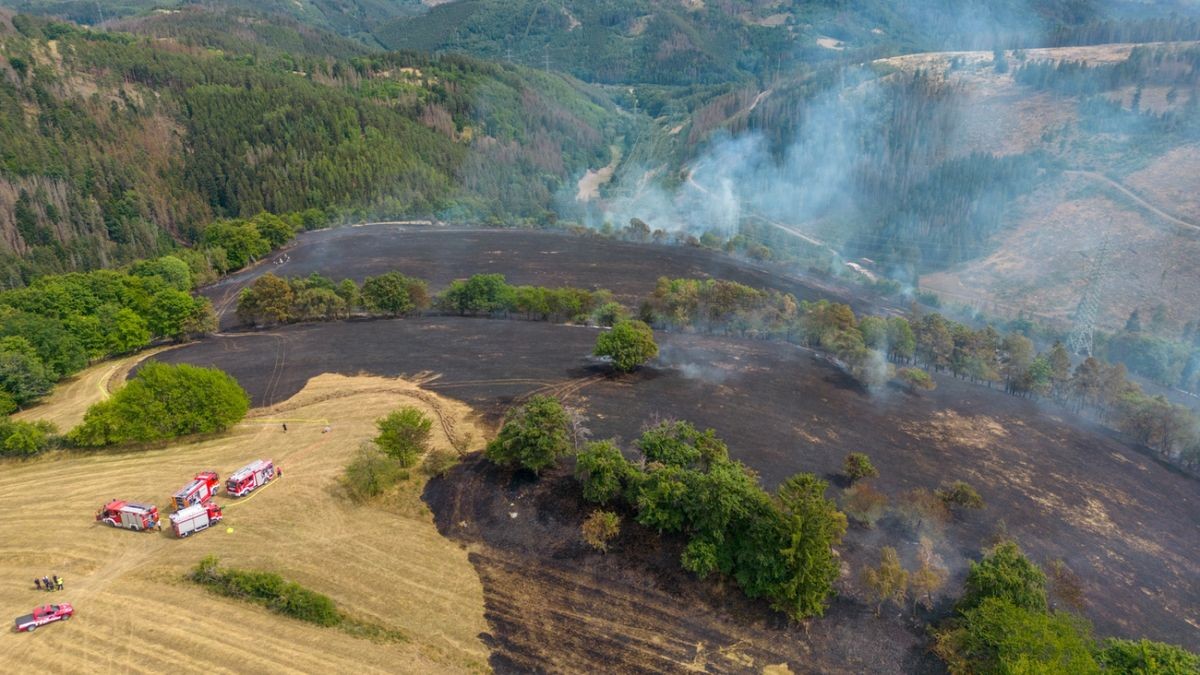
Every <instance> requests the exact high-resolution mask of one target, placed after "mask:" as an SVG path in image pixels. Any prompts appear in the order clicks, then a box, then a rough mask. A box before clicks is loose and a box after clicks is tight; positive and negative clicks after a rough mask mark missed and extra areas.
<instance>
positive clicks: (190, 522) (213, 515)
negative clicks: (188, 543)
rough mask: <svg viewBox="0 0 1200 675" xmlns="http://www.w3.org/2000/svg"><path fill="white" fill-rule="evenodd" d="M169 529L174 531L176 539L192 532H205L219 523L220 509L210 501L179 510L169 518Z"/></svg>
mask: <svg viewBox="0 0 1200 675" xmlns="http://www.w3.org/2000/svg"><path fill="white" fill-rule="evenodd" d="M167 517H168V518H170V519H171V529H172V530H174V531H175V536H176V537H180V538H183V537H186V536H188V535H189V534H192V533H193V532H199V531H201V530H207V529H208V528H210V527H212V526H213V525H216V524H217V523H219V522H221V517H222V516H221V507H220V506H217V505H216V504H215V503H213V502H211V501H206V502H201V503H199V504H192V505H191V506H189V507H187V508H184V509H180V510H178V511H176V512H175V513H172V514H171V515H170V516H167Z"/></svg>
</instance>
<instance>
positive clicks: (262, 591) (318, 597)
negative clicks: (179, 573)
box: [188, 555, 342, 626]
mask: <svg viewBox="0 0 1200 675" xmlns="http://www.w3.org/2000/svg"><path fill="white" fill-rule="evenodd" d="M188 577H189V578H190V579H191V580H192V581H194V582H196V583H198V584H201V585H203V586H205V587H207V588H209V589H210V590H212V591H214V592H216V593H220V594H222V595H227V596H229V597H234V598H241V599H243V600H249V601H251V602H255V603H258V604H260V605H264V606H266V607H267V608H268V609H270V610H272V611H274V612H278V613H280V614H284V615H287V616H290V617H293V618H296V619H300V620H301V621H308V622H309V623H315V624H317V625H319V626H336V625H338V624H339V623H341V621H342V615H341V613H340V612H338V609H337V605H335V604H334V602H333V600H331V599H330V598H329V597H328V596H325V595H322V594H320V593H316V592H314V591H310V590H308V589H307V588H304V587H303V586H301V585H300V584H297V583H295V582H292V581H287V580H286V579H284V578H283V577H281V576H279V575H278V574H276V573H274V572H263V571H259V570H238V569H221V567H220V561H219V560H218V559H217V558H216V557H215V556H211V555H210V556H207V557H205V558H204V559H203V560H201V561H200V562H199V563H198V564H197V565H196V567H195V568H194V569H193V570H192V572H191V573H190V574H189V575H188Z"/></svg>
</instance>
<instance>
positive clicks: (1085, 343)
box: [1067, 237, 1109, 356]
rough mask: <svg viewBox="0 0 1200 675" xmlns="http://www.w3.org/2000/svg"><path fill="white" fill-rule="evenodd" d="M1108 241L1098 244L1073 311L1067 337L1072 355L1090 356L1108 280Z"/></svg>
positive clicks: (1106, 239) (1068, 347)
mask: <svg viewBox="0 0 1200 675" xmlns="http://www.w3.org/2000/svg"><path fill="white" fill-rule="evenodd" d="M1108 253H1109V240H1108V237H1105V238H1104V240H1103V241H1101V242H1100V249H1099V250H1098V251H1096V257H1095V258H1092V265H1091V268H1090V269H1089V270H1088V278H1087V285H1086V286H1084V288H1083V297H1081V298H1080V299H1079V306H1078V307H1077V308H1076V309H1075V326H1074V327H1073V328H1072V329H1071V334H1070V335H1068V336H1067V349H1068V350H1069V351H1070V352H1071V353H1072V354H1085V355H1087V356H1091V355H1092V347H1093V343H1094V340H1095V334H1096V317H1098V316H1099V315H1100V299H1101V296H1102V293H1103V291H1104V282H1105V280H1106V279H1107V278H1108V274H1109V267H1108V265H1107V263H1108Z"/></svg>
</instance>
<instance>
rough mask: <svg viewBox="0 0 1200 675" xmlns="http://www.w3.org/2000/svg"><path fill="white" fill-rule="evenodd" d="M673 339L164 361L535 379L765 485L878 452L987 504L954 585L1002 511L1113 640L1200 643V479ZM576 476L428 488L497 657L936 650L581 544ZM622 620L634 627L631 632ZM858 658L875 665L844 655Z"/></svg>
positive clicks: (451, 333) (490, 339)
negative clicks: (632, 364) (572, 480)
mask: <svg viewBox="0 0 1200 675" xmlns="http://www.w3.org/2000/svg"><path fill="white" fill-rule="evenodd" d="M660 338H661V340H660V341H661V345H662V350H663V355H662V359H661V365H660V367H656V368H648V369H645V370H643V371H642V372H640V373H638V374H636V375H634V376H632V377H629V378H622V379H613V378H610V377H608V376H607V375H606V373H605V371H604V370H603V369H602V368H601V367H600V366H598V365H597V364H595V363H593V362H592V361H591V360H590V359H589V358H588V357H587V356H586V354H587V353H588V352H589V351H590V347H591V344H592V342H593V341H594V339H595V331H594V330H592V329H587V328H579V327H568V326H557V325H551V324H544V323H532V322H522V321H493V320H486V319H464V318H426V319H414V320H396V321H358V322H344V323H331V324H320V325H305V326H293V327H288V328H285V329H281V330H277V331H273V332H271V333H248V334H240V335H231V336H226V337H216V338H213V339H210V340H207V341H204V342H201V343H198V344H195V345H191V346H187V347H184V348H181V349H178V350H174V351H171V352H167V353H165V354H162V355H161V356H159V357H157V358H160V359H162V360H165V361H169V362H189V363H195V364H199V365H216V366H218V367H220V368H222V369H224V370H226V371H228V372H230V373H231V374H233V375H234V376H235V377H237V379H238V380H239V381H240V382H242V383H243V384H244V386H246V387H247V389H248V390H249V391H250V392H251V394H252V396H253V397H254V399H255V403H256V404H259V405H261V404H269V403H271V402H273V401H279V400H282V399H284V398H286V397H287V396H289V395H290V394H291V393H292V392H294V391H297V390H299V388H300V387H301V386H303V383H304V382H305V381H307V379H308V378H309V377H312V376H314V375H317V374H319V373H323V372H339V373H347V374H349V373H357V372H360V371H365V372H368V373H372V374H380V375H400V374H404V375H408V376H419V377H422V378H423V379H424V381H425V386H426V387H427V388H429V389H431V390H433V391H437V392H439V393H442V394H445V395H448V396H451V397H454V398H457V399H460V400H463V401H465V402H467V403H470V404H471V405H472V406H474V407H475V408H476V409H477V410H479V411H481V412H483V413H484V414H485V415H486V416H488V417H489V418H490V419H492V420H493V421H496V420H498V419H499V417H500V415H501V414H502V413H503V411H504V410H505V409H506V408H507V407H508V406H509V405H511V404H513V403H514V402H517V401H519V400H521V399H522V398H524V397H526V396H528V395H530V394H532V393H535V392H542V393H554V394H557V395H559V396H561V397H563V398H564V399H565V400H567V401H568V402H569V403H570V404H572V405H578V406H581V407H583V408H585V409H586V410H587V411H588V413H589V414H590V415H591V417H592V421H591V424H590V426H591V429H592V431H593V434H594V436H595V437H597V438H605V437H611V436H615V437H618V438H621V439H624V440H625V441H628V440H630V439H632V438H634V437H636V435H637V434H638V432H639V429H640V428H641V427H642V425H643V424H644V423H645V422H646V421H648V420H650V419H653V418H654V417H656V416H658V417H674V418H681V419H688V420H690V421H692V422H694V423H695V424H696V425H697V426H700V427H712V428H714V429H716V431H717V433H718V434H720V435H721V436H722V437H723V438H725V439H726V440H727V441H728V442H729V444H730V447H731V454H732V455H733V457H734V458H736V459H739V460H742V461H743V462H745V463H746V464H748V465H749V466H750V467H752V468H753V469H755V470H756V471H758V472H759V473H760V475H761V476H762V479H763V482H764V484H765V485H766V486H767V487H769V488H773V487H774V486H775V485H777V484H778V483H779V482H780V481H781V480H783V479H784V478H786V477H787V476H789V475H791V474H792V473H794V472H797V471H811V472H815V473H817V474H819V475H824V476H826V477H828V478H831V479H833V480H835V481H836V480H837V472H838V470H839V466H840V463H841V460H842V458H843V457H844V456H845V454H846V453H847V452H850V451H864V452H867V453H869V454H870V455H871V457H872V459H873V460H874V462H875V464H876V466H877V467H878V468H879V469H880V471H881V473H882V476H881V477H880V478H879V479H878V480H877V482H876V484H877V487H878V488H879V489H880V490H882V491H883V492H884V493H886V494H887V495H889V496H890V497H892V498H895V497H896V496H898V495H899V494H900V493H901V492H903V491H904V490H907V489H910V488H914V487H928V488H934V487H936V486H937V485H938V484H939V483H940V482H942V481H944V480H954V479H964V480H967V481H969V482H971V483H972V484H974V485H976V486H977V487H978V488H979V491H980V492H981V493H982V495H983V497H984V499H985V500H986V501H987V504H988V506H987V509H986V510H985V511H983V512H982V513H977V514H973V515H968V516H966V517H965V518H962V519H960V520H958V521H957V522H955V523H954V524H952V525H951V526H949V527H948V528H947V530H946V533H945V538H944V539H943V540H942V541H941V542H940V543H939V553H940V554H941V555H942V556H943V557H944V558H945V560H946V562H947V563H948V565H949V566H950V567H951V570H952V579H951V581H950V583H949V585H948V586H947V589H948V590H952V589H954V588H956V587H957V585H958V584H959V583H960V582H961V580H962V575H963V573H964V572H965V565H966V561H967V560H968V559H972V558H975V557H977V556H978V551H979V550H980V548H981V547H982V546H984V545H986V543H987V541H988V540H989V538H990V537H991V536H992V535H993V534H994V533H995V530H996V527H997V524H998V522H999V521H1001V520H1003V521H1004V523H1005V525H1006V528H1007V531H1008V533H1009V534H1011V535H1013V536H1015V537H1016V538H1017V539H1018V540H1019V541H1020V542H1021V543H1022V545H1023V546H1024V547H1025V548H1026V550H1027V551H1028V552H1029V553H1030V555H1031V557H1032V558H1033V559H1034V560H1036V561H1037V562H1039V563H1042V564H1048V563H1049V562H1050V561H1051V560H1054V559H1058V558H1061V559H1063V560H1065V561H1066V563H1067V564H1068V565H1069V566H1070V567H1071V568H1072V569H1074V570H1075V571H1076V572H1077V573H1078V574H1079V576H1080V577H1081V579H1082V581H1083V586H1084V590H1085V595H1086V598H1087V601H1088V602H1087V606H1086V608H1085V614H1086V615H1087V616H1088V617H1089V618H1090V619H1092V620H1093V621H1094V622H1095V624H1096V627H1097V629H1098V632H1100V633H1102V634H1111V635H1121V636H1136V635H1146V636H1149V637H1151V638H1154V639H1160V640H1167V641H1171V642H1175V643H1178V644H1194V643H1195V641H1196V639H1197V635H1198V634H1200V616H1198V615H1197V613H1196V607H1200V588H1198V587H1197V586H1196V583H1195V579H1196V578H1197V577H1198V575H1200V563H1198V562H1197V561H1196V560H1195V559H1194V557H1193V555H1192V554H1193V552H1194V550H1195V543H1196V542H1197V541H1200V525H1198V524H1197V523H1200V504H1198V502H1197V499H1196V494H1197V484H1196V482H1195V481H1194V480H1191V479H1189V478H1186V477H1184V476H1181V475H1179V474H1176V473H1173V472H1171V471H1170V470H1168V469H1166V468H1164V467H1162V466H1160V465H1158V464H1157V463H1155V462H1154V461H1152V460H1150V459H1148V458H1147V457H1146V456H1144V455H1142V454H1140V453H1139V452H1138V451H1136V450H1135V449H1132V448H1129V447H1128V446H1126V445H1124V444H1122V443H1120V442H1119V441H1117V440H1115V439H1113V438H1111V437H1109V436H1107V435H1105V434H1103V433H1101V432H1100V431H1098V430H1095V429H1092V428H1089V426H1088V425H1087V423H1086V422H1085V421H1083V420H1080V419H1076V418H1073V417H1071V416H1068V415H1066V414H1065V413H1063V411H1062V409H1059V408H1043V407H1040V406H1039V405H1037V404H1035V403H1033V402H1030V401H1026V400H1022V399H1017V398H1013V397H1010V396H1006V395H1004V394H1002V393H1001V392H999V391H991V390H988V389H987V388H985V387H980V386H977V385H972V384H968V383H965V382H961V381H957V380H953V379H950V378H940V379H939V387H938V389H937V391H935V392H932V393H930V394H923V395H920V396H914V395H909V394H906V393H904V392H900V391H887V392H884V393H882V394H870V393H868V392H865V391H863V390H861V389H859V388H858V387H856V386H854V385H853V384H851V383H850V382H848V381H847V380H846V379H844V378H843V377H842V376H841V374H840V373H839V372H838V371H836V370H833V369H832V368H830V367H828V366H826V365H823V364H819V363H816V362H814V361H813V359H812V357H811V355H810V354H808V353H806V352H805V351H803V350H801V349H798V348H796V347H794V346H790V345H785V344H779V343H767V342H756V341H745V340H735V339H726V338H713V337H701V336H692V335H661V336H660ZM566 481H567V479H565V478H561V477H558V478H555V477H551V478H550V479H548V480H545V481H544V482H542V483H538V484H523V483H521V482H520V481H517V482H511V477H510V476H507V475H503V474H500V473H496V472H493V471H491V470H490V469H489V468H487V467H486V466H485V465H484V464H482V463H478V462H475V463H468V464H466V465H464V466H463V467H461V468H460V469H458V470H457V471H456V472H455V473H454V474H452V476H451V477H450V478H448V479H447V480H446V482H445V483H444V484H435V485H433V486H432V487H431V488H430V491H429V493H428V494H427V499H428V501H429V503H430V505H431V506H432V507H433V509H434V511H435V512H436V513H437V517H438V521H439V526H440V527H441V528H442V530H443V532H444V533H446V534H447V535H448V536H451V537H453V538H455V539H458V540H459V541H462V542H463V543H465V544H467V545H468V547H469V548H470V550H472V551H473V562H474V564H475V565H476V567H477V569H478V570H479V572H480V575H481V577H482V578H483V580H484V588H485V596H486V601H487V603H488V611H489V615H490V627H491V631H492V638H491V639H492V644H493V648H494V649H495V650H496V651H495V653H494V655H493V662H494V663H495V664H496V665H498V666H501V667H503V666H504V665H506V664H507V665H509V666H511V667H513V668H524V667H528V666H540V667H545V668H553V667H554V666H555V665H556V663H557V661H556V659H559V658H563V657H562V655H561V651H562V650H563V648H565V647H571V648H572V649H575V648H576V647H577V648H578V651H576V652H575V653H573V654H572V658H573V659H575V660H574V661H572V663H573V664H574V665H575V666H576V667H579V668H580V669H586V668H587V666H589V665H599V664H602V663H608V662H619V663H624V664H626V666H627V667H628V669H631V670H635V669H638V668H665V667H668V666H669V664H668V663H666V662H665V661H660V662H658V665H655V662H654V661H653V660H645V659H642V660H638V659H640V658H641V657H637V656H636V655H633V654H626V651H627V650H629V649H630V648H631V645H637V644H643V645H644V644H646V643H645V640H647V639H650V638H649V637H647V636H653V635H658V636H660V638H661V639H662V640H664V641H668V642H670V643H671V644H673V645H675V646H674V647H672V649H666V648H665V647H664V645H665V644H666V642H663V643H654V646H655V649H663V650H664V658H666V659H671V660H674V661H676V662H677V663H678V662H681V661H682V660H685V657H686V659H691V658H694V657H695V654H696V653H697V651H698V648H696V647H695V645H696V644H698V643H704V645H705V647H704V649H706V650H716V649H717V648H718V647H721V648H726V647H729V646H730V645H731V644H743V645H744V646H745V650H746V653H747V654H756V653H757V654H758V656H757V657H754V656H752V658H754V659H755V662H756V663H758V664H759V665H762V664H763V663H768V662H771V658H775V659H776V660H777V661H779V660H788V661H791V662H792V663H793V664H795V663H809V664H811V665H812V666H813V667H816V668H818V669H826V668H829V669H836V668H837V667H838V666H836V665H835V664H839V663H841V664H852V665H851V666H850V669H851V670H861V669H863V668H866V669H871V670H875V669H879V670H887V671H896V670H911V669H913V668H914V667H915V666H917V665H918V664H919V663H923V662H922V661H921V660H920V659H921V657H920V652H919V649H920V645H921V644H922V641H923V634H922V633H921V631H920V629H918V628H916V627H915V626H913V625H912V624H911V622H910V620H909V619H908V618H906V616H905V615H902V614H900V613H899V612H896V611H892V612H891V614H890V615H889V614H885V617H884V618H883V619H875V618H874V617H872V616H871V611H870V609H868V608H866V607H865V606H863V605H860V604H858V603H856V602H855V601H854V600H852V599H843V600H839V601H838V602H837V603H835V605H834V606H833V608H832V609H831V613H832V616H829V617H826V618H825V619H821V620H818V621H817V622H815V623H814V625H813V628H812V629H811V633H810V634H808V635H807V636H805V634H804V633H803V631H800V630H799V629H788V628H785V627H783V626H779V625H775V624H774V623H773V621H774V619H771V618H769V613H767V612H766V610H765V608H758V609H761V611H756V610H753V609H751V606H750V605H747V604H745V603H744V601H740V600H732V599H728V598H727V597H726V594H725V593H723V592H721V591H719V589H718V588H717V587H716V586H715V585H714V584H713V583H708V582H704V583H701V582H696V581H693V580H690V579H687V578H686V577H684V576H683V575H680V574H679V573H678V572H677V571H676V568H675V567H673V566H674V565H675V560H676V558H675V557H674V554H673V553H672V549H670V547H669V546H668V548H666V549H663V550H652V549H651V548H650V547H649V544H648V543H647V542H646V541H645V540H644V539H643V538H640V537H639V536H638V535H637V533H636V531H633V532H631V533H630V534H629V535H628V536H629V537H631V539H629V540H628V541H627V540H626V539H624V538H623V539H622V540H621V541H620V542H619V543H618V545H617V547H616V549H615V550H614V551H613V552H612V553H611V554H609V555H608V556H607V557H604V556H598V555H595V554H591V553H588V552H586V551H584V549H582V548H581V547H580V546H579V544H578V543H576V542H575V538H576V537H577V532H578V526H579V522H580V521H581V520H582V518H583V515H584V513H583V509H582V505H581V504H579V503H578V501H577V500H576V501H572V500H573V499H574V497H572V496H571V492H570V488H569V485H568V484H567V482H566ZM518 503H519V504H521V506H520V507H519V508H514V507H513V506H510V504H518ZM513 510H515V511H516V512H517V513H518V516H517V517H515V518H512V517H510V515H509V513H510V511H513ZM464 523H465V525H464ZM623 536H624V535H623ZM883 545H893V546H896V547H898V548H899V549H900V550H901V555H902V556H909V557H910V556H911V555H912V554H913V549H915V536H913V535H912V534H910V533H908V532H907V531H905V530H904V529H903V528H902V526H900V525H898V524H897V523H891V522H889V521H886V520H885V521H884V523H883V524H882V525H881V528H880V529H875V530H862V529H852V531H851V533H850V534H849V535H848V537H847V542H846V545H845V547H844V549H843V556H844V560H846V562H847V563H848V566H849V568H850V570H853V571H854V573H857V570H858V569H860V568H861V566H862V565H863V564H865V563H870V562H873V561H874V560H875V559H876V557H877V554H878V548H879V547H880V546H883ZM631 554H632V555H631ZM589 589H592V590H589ZM600 593H605V594H608V595H607V596H606V595H598V594H600ZM680 598H682V599H680ZM638 603H642V604H638ZM681 613H682V615H685V616H686V617H687V620H686V621H681V619H680V616H681ZM633 616H636V617H637V621H636V622H635V621H632V620H631V618H630V617H633ZM626 624H628V625H629V629H628V631H627V632H621V631H620V630H618V629H617V628H616V627H617V626H621V625H626ZM564 635H566V636H570V637H569V638H563V637H562V636H564ZM667 636H670V637H669V638H668V637H667ZM727 639H728V640H729V644H720V643H722V642H724V641H725V640H727ZM564 640H565V641H564ZM743 641H744V642H743ZM685 643H686V644H690V645H692V647H691V651H690V652H689V651H688V649H685V648H684V647H683V646H682V645H684V644H685ZM792 643H794V644H795V646H794V647H781V646H780V645H789V644H792ZM756 650H758V651H756ZM790 650H796V651H790ZM914 650H915V651H914ZM850 654H854V655H856V656H855V657H854V658H861V659H864V660H862V661H853V660H847V659H850V656H848V655H850ZM710 655H711V654H710ZM826 656H828V658H829V660H828V661H825V660H824V659H825V658H826ZM802 657H803V658H802ZM721 658H722V659H725V657H724V656H722V657H721ZM613 660H615V661H613ZM710 661H711V663H710V667H713V668H718V667H719V666H718V665H717V664H718V660H715V659H710ZM720 662H721V663H726V666H725V667H729V668H736V667H744V664H743V666H738V665H737V663H736V662H734V661H728V660H726V661H720ZM639 664H640V665H639ZM560 665H561V664H560Z"/></svg>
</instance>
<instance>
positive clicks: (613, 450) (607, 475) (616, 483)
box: [575, 441, 633, 504]
mask: <svg viewBox="0 0 1200 675" xmlns="http://www.w3.org/2000/svg"><path fill="white" fill-rule="evenodd" d="M632 471H633V467H631V466H630V465H629V462H628V460H626V459H625V457H624V455H622V454H621V451H620V450H619V449H618V448H617V446H616V445H615V444H614V443H613V442H612V441H597V442H595V443H588V444H587V446H585V447H584V449H583V451H582V452H580V453H579V455H578V457H576V459H575V477H576V478H578V479H579V482H580V483H581V484H582V485H583V498H584V499H586V500H588V501H589V502H593V503H596V504H607V503H609V502H610V501H612V500H613V499H616V498H617V496H618V495H620V494H621V491H622V490H623V489H624V487H625V485H626V482H627V480H628V476H629V474H630V473H631V472H632Z"/></svg>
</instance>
